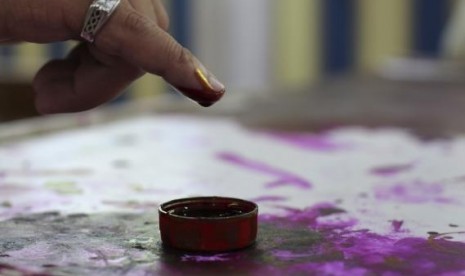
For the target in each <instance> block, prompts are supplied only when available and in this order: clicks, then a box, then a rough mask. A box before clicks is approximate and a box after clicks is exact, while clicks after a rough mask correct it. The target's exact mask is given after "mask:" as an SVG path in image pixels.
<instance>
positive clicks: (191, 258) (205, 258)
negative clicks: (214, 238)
mask: <svg viewBox="0 0 465 276" xmlns="http://www.w3.org/2000/svg"><path fill="white" fill-rule="evenodd" d="M181 260H182V261H183V262H198V263H202V262H225V261H229V260H230V258H229V257H228V254H216V255H184V256H183V257H182V258H181Z"/></svg>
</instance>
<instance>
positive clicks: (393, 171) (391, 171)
mask: <svg viewBox="0 0 465 276" xmlns="http://www.w3.org/2000/svg"><path fill="white" fill-rule="evenodd" d="M413 167H414V165H413V164H399V165H387V166H381V167H376V168H373V169H371V170H370V173H371V174H374V175H377V176H383V177H390V176H395V175H397V174H400V173H403V172H406V171H409V170H411V169H413Z"/></svg>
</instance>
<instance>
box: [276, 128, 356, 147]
mask: <svg viewBox="0 0 465 276" xmlns="http://www.w3.org/2000/svg"><path fill="white" fill-rule="evenodd" d="M267 135H268V137H270V138H273V139H275V140H278V141H281V142H284V143H287V144H289V145H292V146H294V147H298V148H301V149H306V150H312V151H336V150H341V149H347V148H350V147H349V146H348V145H345V144H341V143H336V142H333V141H331V139H330V137H327V136H324V135H321V134H320V135H315V134H302V133H282V132H271V133H267Z"/></svg>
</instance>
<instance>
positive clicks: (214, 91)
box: [177, 61, 226, 107]
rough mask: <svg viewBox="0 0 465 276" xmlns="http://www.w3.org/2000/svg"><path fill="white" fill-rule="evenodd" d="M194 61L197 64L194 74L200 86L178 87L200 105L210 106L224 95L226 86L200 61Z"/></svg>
mask: <svg viewBox="0 0 465 276" xmlns="http://www.w3.org/2000/svg"><path fill="white" fill-rule="evenodd" d="M194 63H195V64H196V68H195V71H194V76H195V78H196V79H197V82H198V86H197V87H196V88H181V87H177V89H178V90H180V91H181V92H182V93H183V94H185V95H186V96H188V97H189V98H191V99H192V100H194V101H196V102H197V103H198V104H199V105H201V106H203V107H209V106H211V105H213V104H214V103H216V102H217V101H218V100H220V99H221V98H222V97H223V95H224V93H225V91H226V89H225V86H224V84H222V83H221V82H220V81H219V80H218V79H217V78H216V77H215V76H214V75H213V74H212V73H210V72H209V71H208V70H207V69H206V68H205V67H204V66H203V65H202V64H201V63H200V62H198V61H195V62H194Z"/></svg>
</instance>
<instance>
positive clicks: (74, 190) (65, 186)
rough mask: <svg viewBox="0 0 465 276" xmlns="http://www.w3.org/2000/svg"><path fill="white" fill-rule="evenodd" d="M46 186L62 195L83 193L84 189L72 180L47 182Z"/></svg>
mask: <svg viewBox="0 0 465 276" xmlns="http://www.w3.org/2000/svg"><path fill="white" fill-rule="evenodd" d="M44 187H45V188H47V189H49V190H52V191H54V192H56V193H57V194H60V195H79V194H82V190H81V189H79V188H78V187H77V184H76V183H75V182H72V181H56V182H47V183H45V184H44Z"/></svg>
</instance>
